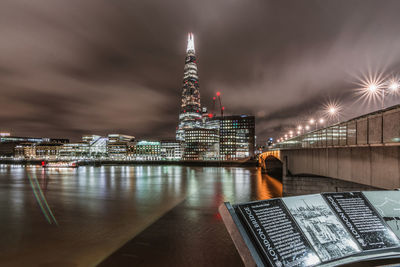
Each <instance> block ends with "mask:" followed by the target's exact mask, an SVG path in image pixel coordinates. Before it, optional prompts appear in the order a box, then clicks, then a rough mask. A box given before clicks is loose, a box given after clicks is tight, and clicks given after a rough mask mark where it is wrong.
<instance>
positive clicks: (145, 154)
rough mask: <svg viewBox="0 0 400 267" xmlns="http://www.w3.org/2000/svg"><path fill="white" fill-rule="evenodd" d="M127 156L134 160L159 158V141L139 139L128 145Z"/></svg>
mask: <svg viewBox="0 0 400 267" xmlns="http://www.w3.org/2000/svg"><path fill="white" fill-rule="evenodd" d="M128 156H129V157H130V158H132V159H135V160H160V159H161V143H160V142H153V141H139V142H135V143H132V144H131V145H130V151H129V153H128Z"/></svg>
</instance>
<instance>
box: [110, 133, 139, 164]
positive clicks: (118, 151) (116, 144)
mask: <svg viewBox="0 0 400 267" xmlns="http://www.w3.org/2000/svg"><path fill="white" fill-rule="evenodd" d="M134 141H135V137H134V136H131V135H124V134H109V135H108V143H107V153H108V156H109V157H110V158H111V159H125V158H126V157H127V156H128V154H129V153H128V152H129V144H130V143H131V142H134Z"/></svg>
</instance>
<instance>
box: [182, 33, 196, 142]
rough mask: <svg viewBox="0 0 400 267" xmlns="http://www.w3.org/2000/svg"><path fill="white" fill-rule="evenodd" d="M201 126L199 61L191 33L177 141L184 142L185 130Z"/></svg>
mask: <svg viewBox="0 0 400 267" xmlns="http://www.w3.org/2000/svg"><path fill="white" fill-rule="evenodd" d="M201 125H202V109H201V104H200V90H199V76H198V73H197V59H196V54H195V49H194V37H193V34H192V33H189V36H188V44H187V49H186V59H185V68H184V74H183V85H182V94H181V106H180V111H179V124H178V128H177V130H176V140H177V141H184V138H185V135H184V133H185V130H187V129H193V128H198V127H201Z"/></svg>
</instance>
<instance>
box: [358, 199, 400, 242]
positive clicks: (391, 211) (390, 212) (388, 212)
mask: <svg viewBox="0 0 400 267" xmlns="http://www.w3.org/2000/svg"><path fill="white" fill-rule="evenodd" d="M363 194H364V195H365V196H366V197H367V199H368V200H369V202H370V203H371V204H372V206H374V208H375V209H376V211H377V212H378V213H379V215H381V217H382V218H383V219H384V220H385V221H386V223H387V224H388V225H389V226H390V228H391V229H392V231H393V232H394V233H395V234H396V235H397V237H398V238H400V191H370V192H363Z"/></svg>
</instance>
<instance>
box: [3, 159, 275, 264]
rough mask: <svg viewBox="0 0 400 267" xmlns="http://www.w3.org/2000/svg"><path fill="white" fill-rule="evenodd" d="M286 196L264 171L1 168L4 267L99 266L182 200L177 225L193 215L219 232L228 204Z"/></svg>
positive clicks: (197, 223) (193, 220) (199, 223)
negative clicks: (217, 226) (221, 211)
mask: <svg viewBox="0 0 400 267" xmlns="http://www.w3.org/2000/svg"><path fill="white" fill-rule="evenodd" d="M281 194H282V187H281V185H280V184H279V182H278V181H276V180H274V179H273V178H270V177H267V176H263V175H261V172H260V170H258V169H257V168H234V167H232V168H217V167H182V166H102V167H90V166H88V167H79V168H77V169H69V168H60V169H50V168H49V169H43V168H41V167H34V166H33V167H23V166H10V165H0V212H1V220H0V234H1V236H2V239H1V240H0V251H1V253H0V265H1V266H8V265H13V266H27V265H30V263H32V262H35V263H37V265H40V264H47V265H49V266H52V265H60V262H63V261H64V260H67V261H68V262H69V263H71V262H74V263H76V264H77V265H79V266H92V265H95V264H96V263H98V261H99V260H100V259H102V258H103V257H105V255H109V254H110V253H111V252H112V251H114V250H115V249H116V248H118V247H120V246H121V244H123V243H124V242H126V241H128V240H129V239H130V238H132V237H133V236H135V235H136V234H137V233H138V232H140V231H142V230H143V229H145V228H146V227H148V226H149V225H151V223H153V222H154V221H156V220H158V219H159V218H160V217H161V216H163V214H165V213H166V212H168V211H169V210H171V209H172V208H174V207H176V206H177V205H178V204H179V203H182V201H184V203H185V207H186V208H185V210H184V212H183V213H182V214H181V215H180V216H178V217H176V218H175V219H176V220H177V221H176V223H179V221H180V220H181V219H182V220H183V219H184V218H187V219H188V220H189V221H190V222H191V223H192V225H191V227H192V228H193V227H194V228H196V227H199V229H204V228H205V229H211V228H212V227H213V224H214V223H219V224H221V223H222V222H221V221H220V217H219V215H218V213H217V208H218V206H219V205H220V204H221V203H223V202H224V201H229V202H232V203H238V202H245V201H252V200H257V199H265V198H270V197H276V196H280V195H281ZM204 216H205V218H207V220H202V219H201V218H203V217H204ZM199 220H200V221H199ZM204 223H205V224H206V225H204ZM208 224H209V225H208ZM54 225H58V227H54ZM207 225H208V226H207ZM167 230H168V229H166V231H167ZM199 231H200V230H199ZM218 234H220V235H226V232H225V230H224V229H222V230H221V231H220V232H218V233H216V236H215V238H216V239H218V238H219V237H218ZM104 240H107V242H104ZM38 244H40V246H38ZM93 244H96V245H95V246H94V245H93ZM201 245H202V244H199V246H201ZM43 249H45V250H46V254H43V253H42V252H43ZM199 249H200V248H199ZM215 249H218V248H215ZM220 249H222V248H220ZM21 255H23V257H21ZM64 255H69V256H68V259H64Z"/></svg>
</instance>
